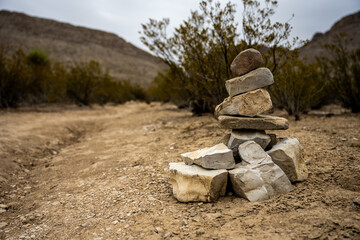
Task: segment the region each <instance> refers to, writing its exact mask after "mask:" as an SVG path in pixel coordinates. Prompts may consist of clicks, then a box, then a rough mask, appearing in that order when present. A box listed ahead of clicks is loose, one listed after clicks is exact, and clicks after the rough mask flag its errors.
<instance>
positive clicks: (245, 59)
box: [169, 49, 308, 202]
mask: <svg viewBox="0 0 360 240" xmlns="http://www.w3.org/2000/svg"><path fill="white" fill-rule="evenodd" d="M262 62H263V60H262V56H261V54H260V52H258V51H257V50H255V49H247V50H245V51H243V52H241V53H240V54H239V55H238V56H237V57H236V58H235V59H234V61H233V63H232V64H231V70H232V72H233V74H234V75H236V76H238V77H236V78H233V79H230V80H227V81H226V84H225V86H226V90H227V92H228V93H229V97H228V98H226V99H225V100H224V101H223V102H222V103H221V104H219V105H218V106H217V107H216V109H215V116H216V117H217V118H218V120H219V123H220V126H221V127H222V128H227V129H231V131H232V132H231V135H230V137H229V140H228V141H227V142H226V143H225V144H227V146H226V145H225V144H224V143H220V144H217V145H215V146H213V147H210V148H205V149H200V150H197V151H195V152H189V153H184V154H181V158H182V160H183V161H184V162H183V163H170V167H169V170H170V179H171V183H172V185H173V194H174V196H175V198H176V199H178V200H179V201H181V202H189V201H204V202H210V201H214V200H216V199H217V198H219V197H220V196H224V195H225V194H226V189H227V184H228V179H230V182H231V187H232V190H233V192H235V193H236V194H237V195H239V196H240V197H243V198H246V199H248V200H249V201H261V200H265V199H268V198H269V197H271V196H273V195H275V194H280V193H287V192H290V191H292V190H293V186H292V184H291V182H297V181H303V180H305V179H306V178H307V175H308V173H307V169H306V165H305V162H304V159H303V153H302V152H303V148H302V147H301V145H300V143H299V141H298V140H297V139H296V138H285V139H282V140H280V139H278V138H277V137H276V135H274V134H266V132H265V130H284V129H287V128H288V127H289V124H288V121H287V120H286V119H285V118H280V117H274V116H269V115H261V114H262V113H264V112H266V111H268V110H270V109H272V102H271V98H270V94H269V93H268V92H267V91H266V90H265V89H264V87H266V86H269V85H271V84H273V83H274V79H273V75H272V73H271V71H270V70H269V69H267V68H263V67H260V66H261V64H262Z"/></svg>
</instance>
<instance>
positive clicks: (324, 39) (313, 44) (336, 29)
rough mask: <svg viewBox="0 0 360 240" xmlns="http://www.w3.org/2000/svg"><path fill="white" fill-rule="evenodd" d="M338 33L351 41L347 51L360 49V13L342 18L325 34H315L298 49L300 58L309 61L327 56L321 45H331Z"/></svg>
mask: <svg viewBox="0 0 360 240" xmlns="http://www.w3.org/2000/svg"><path fill="white" fill-rule="evenodd" d="M338 33H345V34H346V36H347V38H349V39H353V40H352V41H351V42H350V43H349V45H348V46H347V47H348V49H349V50H355V49H356V48H358V47H360V11H358V12H356V13H354V14H351V15H348V16H345V17H343V18H342V19H340V20H339V21H337V22H336V23H335V24H334V25H333V26H332V27H331V29H330V30H329V31H327V32H325V33H315V35H314V36H313V38H312V39H311V41H310V42H309V43H308V44H307V45H306V46H304V47H302V48H301V49H300V56H301V57H306V58H307V59H308V60H310V61H312V60H314V59H315V57H316V56H327V55H328V53H327V52H326V50H324V49H323V48H322V46H321V45H322V44H325V43H331V42H332V41H333V37H334V36H335V35H336V34H338Z"/></svg>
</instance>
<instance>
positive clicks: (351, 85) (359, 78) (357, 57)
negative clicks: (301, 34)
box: [318, 34, 360, 112]
mask: <svg viewBox="0 0 360 240" xmlns="http://www.w3.org/2000/svg"><path fill="white" fill-rule="evenodd" d="M349 41H350V40H349V39H347V37H346V36H345V35H343V34H338V35H336V36H335V37H334V39H333V41H332V43H331V44H325V45H324V47H325V49H326V50H327V51H328V53H329V55H330V57H328V58H325V57H323V58H319V59H318V60H319V63H320V64H321V66H322V69H323V77H324V78H325V79H326V80H327V81H328V82H329V84H328V92H329V93H330V94H329V95H330V96H331V98H332V99H337V100H340V101H341V102H342V103H343V104H344V106H345V107H348V108H350V109H351V110H352V112H359V111H360V47H358V48H357V49H356V50H354V51H349V50H348V48H347V46H348V43H349Z"/></svg>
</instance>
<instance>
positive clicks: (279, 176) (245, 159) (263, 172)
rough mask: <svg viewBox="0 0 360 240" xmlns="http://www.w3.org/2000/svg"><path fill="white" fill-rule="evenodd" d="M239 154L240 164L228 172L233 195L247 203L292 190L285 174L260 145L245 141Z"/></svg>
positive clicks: (240, 147)
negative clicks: (240, 197) (246, 200)
mask: <svg viewBox="0 0 360 240" xmlns="http://www.w3.org/2000/svg"><path fill="white" fill-rule="evenodd" d="M239 154H240V157H241V159H242V163H241V164H238V165H236V168H235V169H233V170H231V171H229V175H230V180H231V183H232V186H233V190H234V192H235V193H237V194H238V195H240V196H242V197H244V198H246V199H248V200H249V201H261V200H265V199H268V198H269V197H271V196H273V195H276V194H280V193H287V192H290V191H292V190H293V187H292V185H291V182H290V181H289V179H288V177H287V176H286V174H285V173H284V172H283V170H281V168H280V167H279V166H277V165H276V164H275V163H274V162H273V161H272V160H271V157H270V156H269V155H268V154H267V153H266V152H265V151H264V149H263V148H262V147H261V146H260V145H258V144H257V143H255V142H254V141H247V142H245V143H243V144H240V146H239ZM260 179H261V180H260Z"/></svg>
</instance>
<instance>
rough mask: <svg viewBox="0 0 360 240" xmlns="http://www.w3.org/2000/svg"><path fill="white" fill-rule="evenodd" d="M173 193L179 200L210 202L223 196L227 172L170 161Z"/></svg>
mask: <svg viewBox="0 0 360 240" xmlns="http://www.w3.org/2000/svg"><path fill="white" fill-rule="evenodd" d="M169 171H170V181H171V184H172V186H173V195H174V197H175V198H176V199H177V200H178V201H180V202H196V201H202V202H211V201H215V200H216V199H218V198H219V197H220V196H225V192H226V185H227V179H228V172H227V171H226V170H205V169H203V168H201V167H199V166H196V165H192V166H188V165H186V164H185V163H170V164H169Z"/></svg>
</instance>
